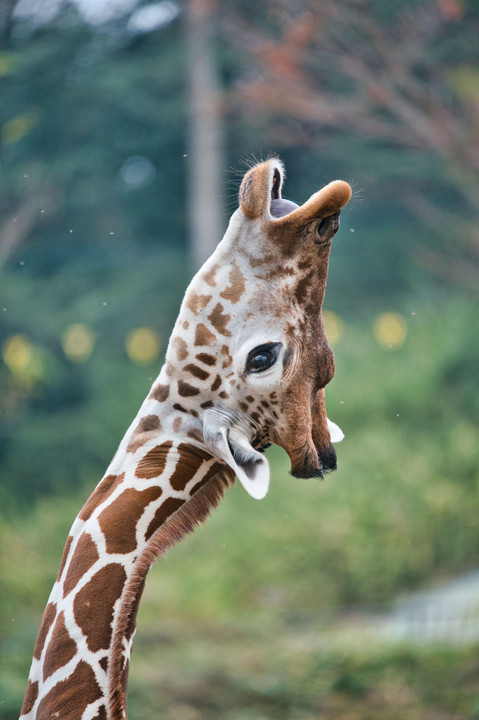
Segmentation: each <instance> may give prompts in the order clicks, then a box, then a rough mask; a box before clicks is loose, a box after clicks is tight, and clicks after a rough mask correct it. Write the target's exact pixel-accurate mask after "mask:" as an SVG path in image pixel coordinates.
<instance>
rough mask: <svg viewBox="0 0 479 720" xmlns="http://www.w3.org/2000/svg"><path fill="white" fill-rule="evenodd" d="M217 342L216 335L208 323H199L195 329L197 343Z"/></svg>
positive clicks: (211, 343) (197, 344)
mask: <svg viewBox="0 0 479 720" xmlns="http://www.w3.org/2000/svg"><path fill="white" fill-rule="evenodd" d="M215 342H216V335H213V333H212V332H210V331H209V330H208V328H207V327H206V325H203V323H198V325H197V326H196V331H195V345H196V346H201V345H214V344H215Z"/></svg>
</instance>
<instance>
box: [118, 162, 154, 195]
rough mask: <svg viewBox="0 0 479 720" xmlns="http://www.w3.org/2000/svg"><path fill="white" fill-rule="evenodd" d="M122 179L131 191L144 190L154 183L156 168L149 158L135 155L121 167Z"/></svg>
mask: <svg viewBox="0 0 479 720" xmlns="http://www.w3.org/2000/svg"><path fill="white" fill-rule="evenodd" d="M120 177H121V179H122V180H123V182H124V183H125V185H126V186H127V187H128V188H130V189H131V190H142V189H143V188H145V187H148V185H151V183H152V182H153V181H154V179H155V177H156V168H155V166H154V165H153V163H152V162H150V160H148V158H146V157H142V156H141V155H133V156H132V157H129V158H128V159H127V160H125V162H124V163H123V165H122V166H121V168H120Z"/></svg>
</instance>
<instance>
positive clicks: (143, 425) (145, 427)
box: [126, 415, 161, 453]
mask: <svg viewBox="0 0 479 720" xmlns="http://www.w3.org/2000/svg"><path fill="white" fill-rule="evenodd" d="M160 431H161V422H160V418H159V417H158V415H145V417H143V418H141V420H140V422H139V423H138V425H137V426H136V428H135V429H134V430H133V432H132V435H131V438H130V442H129V443H128V446H127V448H126V452H129V453H134V452H136V451H137V450H138V448H140V447H142V445H144V444H145V443H146V442H148V440H151V439H152V438H154V437H156V436H157V435H158V433H159V432H160Z"/></svg>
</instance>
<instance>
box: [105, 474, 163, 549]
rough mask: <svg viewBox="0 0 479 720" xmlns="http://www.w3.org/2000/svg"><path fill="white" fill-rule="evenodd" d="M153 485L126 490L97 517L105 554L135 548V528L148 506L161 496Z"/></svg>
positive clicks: (158, 489) (160, 492)
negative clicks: (103, 538) (103, 540)
mask: <svg viewBox="0 0 479 720" xmlns="http://www.w3.org/2000/svg"><path fill="white" fill-rule="evenodd" d="M162 492H163V491H162V489H161V487H158V486H157V485H154V486H153V487H150V488H147V489H146V490H135V489H134V488H127V489H126V490H124V491H123V492H122V494H121V495H119V496H118V497H117V498H116V500H115V501H114V502H112V503H111V505H108V507H107V508H105V510H103V512H102V513H101V514H100V515H99V516H98V522H99V524H100V528H101V531H102V533H103V534H104V536H105V541H106V551H107V553H128V552H131V551H132V550H134V549H135V548H136V526H137V525H138V520H139V519H140V517H141V516H142V515H143V513H144V512H145V510H146V508H147V507H148V505H149V504H150V503H151V502H153V501H154V500H157V499H158V498H159V497H160V496H161V494H162Z"/></svg>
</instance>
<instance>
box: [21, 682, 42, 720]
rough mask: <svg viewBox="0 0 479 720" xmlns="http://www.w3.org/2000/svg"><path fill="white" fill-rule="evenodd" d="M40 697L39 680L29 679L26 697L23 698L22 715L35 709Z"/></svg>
mask: <svg viewBox="0 0 479 720" xmlns="http://www.w3.org/2000/svg"><path fill="white" fill-rule="evenodd" d="M37 697H38V682H37V681H35V682H32V681H31V680H29V681H28V685H27V691H26V693H25V699H24V700H23V705H22V711H21V715H28V713H29V712H31V711H32V710H33V706H34V705H35V701H36V699H37Z"/></svg>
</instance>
